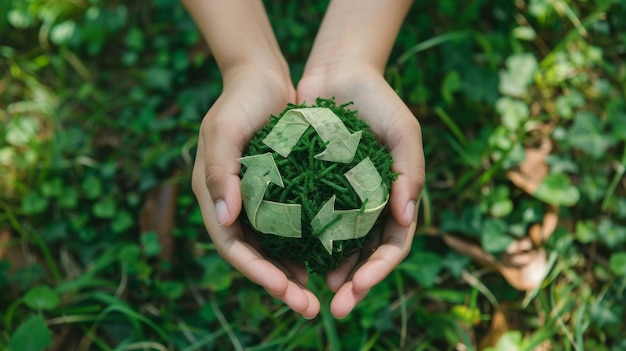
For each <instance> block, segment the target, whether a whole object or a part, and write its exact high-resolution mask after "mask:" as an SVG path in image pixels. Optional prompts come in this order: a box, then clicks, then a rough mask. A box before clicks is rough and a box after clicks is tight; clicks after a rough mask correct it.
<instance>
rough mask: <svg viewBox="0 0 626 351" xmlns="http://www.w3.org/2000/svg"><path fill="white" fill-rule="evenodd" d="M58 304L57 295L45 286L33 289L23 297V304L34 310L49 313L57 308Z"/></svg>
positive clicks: (58, 298) (59, 300)
mask: <svg viewBox="0 0 626 351" xmlns="http://www.w3.org/2000/svg"><path fill="white" fill-rule="evenodd" d="M60 302H61V299H60V297H59V294H58V293H57V292H56V291H54V290H52V289H51V288H50V287H48V286H45V285H41V286H37V287H34V288H32V289H30V290H28V292H27V293H26V295H24V303H25V304H26V305H27V306H28V307H30V308H32V309H34V310H46V311H50V310H53V309H55V308H57V307H58V306H59V303H60Z"/></svg>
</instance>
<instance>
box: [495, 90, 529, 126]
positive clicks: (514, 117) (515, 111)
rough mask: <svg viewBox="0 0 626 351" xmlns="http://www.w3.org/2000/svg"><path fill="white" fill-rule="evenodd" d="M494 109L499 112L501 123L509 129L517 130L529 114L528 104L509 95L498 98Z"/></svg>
mask: <svg viewBox="0 0 626 351" xmlns="http://www.w3.org/2000/svg"><path fill="white" fill-rule="evenodd" d="M496 110H497V111H498V113H500V117H501V118H502V124H503V125H504V126H505V127H506V129H508V130H511V131H516V130H518V129H519V128H520V127H521V126H522V123H524V122H525V121H526V120H527V119H528V117H529V116H530V110H529V108H528V104H526V103H525V102H523V101H520V100H515V99H512V98H509V97H502V98H500V99H498V102H497V103H496Z"/></svg>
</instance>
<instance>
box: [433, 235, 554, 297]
mask: <svg viewBox="0 0 626 351" xmlns="http://www.w3.org/2000/svg"><path fill="white" fill-rule="evenodd" d="M442 237H443V240H444V241H445V242H446V244H448V246H450V247H451V248H452V249H454V250H456V251H458V252H459V253H461V254H464V255H466V256H468V257H470V258H472V259H473V260H474V261H476V262H477V263H478V264H480V265H483V266H486V267H490V268H493V269H495V270H497V271H498V272H500V274H502V276H503V277H504V279H506V281H507V282H508V283H509V284H511V286H513V287H514V288H515V289H518V290H532V289H534V288H536V287H537V286H539V284H541V282H542V281H543V279H544V277H545V275H546V274H547V271H548V267H547V255H546V252H545V250H544V249H542V248H537V247H535V246H534V245H533V243H532V240H531V239H530V238H529V237H524V238H521V239H516V240H514V241H513V242H512V243H511V245H509V247H508V248H507V250H506V251H505V252H504V253H502V254H501V255H500V256H499V257H498V258H496V257H495V256H494V255H492V254H490V253H488V252H486V251H485V250H483V249H482V248H481V247H480V246H479V245H478V244H476V243H474V242H471V241H469V240H466V239H463V238H460V237H457V236H454V235H449V234H443V235H442Z"/></svg>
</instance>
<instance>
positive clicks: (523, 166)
mask: <svg viewBox="0 0 626 351" xmlns="http://www.w3.org/2000/svg"><path fill="white" fill-rule="evenodd" d="M549 152H550V150H549V149H547V148H540V149H526V159H525V160H524V161H523V162H522V163H520V164H519V166H518V167H517V169H516V170H512V171H509V172H507V174H506V176H507V178H509V180H510V181H511V182H513V184H515V185H516V186H518V187H519V188H521V189H523V190H524V191H526V192H527V193H529V194H534V193H535V191H537V189H538V188H539V185H541V183H542V182H543V180H544V179H545V178H546V176H547V175H548V171H549V168H548V164H547V163H546V158H547V156H548V154H549Z"/></svg>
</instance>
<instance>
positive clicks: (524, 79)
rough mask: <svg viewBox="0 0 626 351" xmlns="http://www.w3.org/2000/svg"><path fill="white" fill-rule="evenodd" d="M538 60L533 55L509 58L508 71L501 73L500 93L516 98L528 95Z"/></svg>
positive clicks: (526, 54)
mask: <svg viewBox="0 0 626 351" xmlns="http://www.w3.org/2000/svg"><path fill="white" fill-rule="evenodd" d="M537 66H538V64H537V59H536V58H535V56H534V55H533V54H531V53H522V54H515V55H513V56H509V57H508V58H507V59H506V70H502V71H500V85H499V89H500V93H502V94H503V95H509V96H514V97H523V96H525V95H527V87H528V85H529V84H530V83H531V82H532V81H533V76H534V74H535V70H536V69H537Z"/></svg>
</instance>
